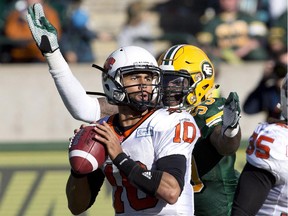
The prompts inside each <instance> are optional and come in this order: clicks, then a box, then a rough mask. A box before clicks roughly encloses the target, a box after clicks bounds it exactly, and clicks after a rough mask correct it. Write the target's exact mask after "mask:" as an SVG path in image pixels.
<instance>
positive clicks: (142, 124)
mask: <svg viewBox="0 0 288 216" xmlns="http://www.w3.org/2000/svg"><path fill="white" fill-rule="evenodd" d="M27 19H28V22H29V26H30V28H31V32H32V34H33V36H34V39H35V41H36V43H37V45H38V46H39V48H40V50H41V51H42V52H43V54H44V56H46V58H47V60H48V64H49V66H50V71H54V72H55V71H56V72H55V73H57V72H59V71H60V73H61V71H62V72H63V74H65V73H71V72H70V70H69V67H68V65H67V63H66V64H65V63H64V67H61V66H60V67H59V68H57V67H58V66H59V65H61V63H63V57H62V55H61V53H60V51H59V49H58V42H57V37H56V38H55V35H56V34H55V32H54V28H53V26H51V24H50V23H49V22H48V21H47V20H46V19H45V16H44V13H43V10H42V7H41V5H40V4H35V5H33V6H31V7H30V8H29V14H28V16H27ZM96 67H97V68H98V69H101V70H102V86H103V90H104V93H105V95H106V97H107V98H108V102H109V103H112V104H116V105H118V109H119V112H118V113H117V114H114V115H111V116H106V117H104V118H102V119H100V120H98V121H97V123H96V127H95V130H96V132H97V133H98V135H97V136H96V137H95V138H96V139H98V140H99V141H101V142H102V143H103V144H104V145H105V146H106V148H107V151H108V155H109V157H108V159H107V160H106V162H105V163H104V165H103V166H101V167H100V168H99V169H97V170H96V171H94V172H92V173H90V174H88V175H79V174H76V173H75V172H73V170H71V175H70V177H69V179H68V182H67V187H66V195H67V199H68V206H69V209H70V211H71V212H72V213H73V214H80V213H82V212H84V211H86V210H87V209H88V208H89V207H90V206H91V205H93V204H94V202H95V199H96V196H97V195H98V192H99V191H100V188H101V187H102V185H103V182H104V178H105V177H106V178H107V180H108V181H109V183H110V184H111V186H112V188H113V190H112V197H113V206H114V210H115V215H191V214H193V212H194V205H193V189H192V187H191V186H190V183H189V182H190V176H191V159H192V158H191V155H192V150H193V148H194V145H195V143H196V141H197V139H198V138H199V137H200V131H199V128H198V127H197V125H196V123H195V120H194V119H193V117H192V116H191V115H190V114H188V113H187V112H170V111H169V110H167V109H158V108H157V107H156V106H157V105H158V104H159V102H160V99H161V94H160V89H161V88H160V87H161V86H160V83H161V76H160V69H159V67H158V65H157V62H156V59H155V58H154V57H153V56H152V55H151V54H150V53H149V52H148V51H146V50H144V49H142V48H140V47H135V46H128V47H122V48H119V49H117V50H115V51H114V52H113V53H112V54H111V55H110V56H109V57H108V58H107V60H106V62H105V64H104V68H101V67H99V66H96ZM51 73H53V72H51ZM58 75H59V74H58ZM60 76H61V75H60ZM79 86H81V85H80V84H79ZM73 87H74V86H73ZM82 93H83V94H84V92H82ZM73 97H75V95H73ZM81 97H83V95H82V96H81ZM75 100H76V101H77V100H78V99H77V98H76V99H75ZM90 102H91V101H90ZM90 102H89V103H90ZM93 103H95V102H93ZM98 106H99V104H98ZM94 108H95V107H94ZM98 110H100V109H98ZM93 114H95V111H93ZM96 115H99V114H95V115H94V118H95V116H96ZM191 200H192V202H191Z"/></svg>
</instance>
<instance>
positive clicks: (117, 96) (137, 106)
mask: <svg viewBox="0 0 288 216" xmlns="http://www.w3.org/2000/svg"><path fill="white" fill-rule="evenodd" d="M139 73H147V74H151V77H152V82H151V84H133V85H126V84H125V83H124V80H125V78H124V77H125V76H128V75H133V74H135V75H137V74H139ZM104 76H105V74H104ZM106 76H107V75H106ZM108 79H111V82H113V83H114V86H115V87H117V88H115V89H113V94H112V98H108V101H109V102H110V103H113V104H117V105H120V106H121V105H128V106H129V107H131V108H132V109H133V110H136V111H139V112H144V111H145V110H147V109H148V108H155V107H156V106H157V105H158V104H159V102H160V96H161V95H160V93H159V90H160V88H159V85H160V69H159V68H158V67H155V66H151V65H133V66H125V67H121V68H118V69H117V70H116V72H115V77H111V76H110V77H108ZM135 86H138V89H139V91H135V92H130V93H129V88H131V87H135ZM149 87H152V91H151V92H148V91H147V90H146V88H149ZM135 94H138V96H139V95H140V98H142V100H136V99H134V97H133V95H135Z"/></svg>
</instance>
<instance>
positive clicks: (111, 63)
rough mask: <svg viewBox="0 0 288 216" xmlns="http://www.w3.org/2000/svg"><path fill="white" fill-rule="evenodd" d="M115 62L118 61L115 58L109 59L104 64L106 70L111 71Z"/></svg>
mask: <svg viewBox="0 0 288 216" xmlns="http://www.w3.org/2000/svg"><path fill="white" fill-rule="evenodd" d="M115 62H116V60H115V59H114V58H113V57H109V58H108V59H107V60H106V62H105V64H104V69H105V70H110V69H111V68H112V66H113V64H114V63H115Z"/></svg>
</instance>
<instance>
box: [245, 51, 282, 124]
mask: <svg viewBox="0 0 288 216" xmlns="http://www.w3.org/2000/svg"><path fill="white" fill-rule="evenodd" d="M286 74H287V52H286V53H285V52H283V53H282V54H280V55H279V56H278V58H277V59H275V60H273V59H272V60H269V61H267V62H266V64H265V67H264V72H263V76H262V79H261V80H260V82H259V83H258V85H257V86H256V88H255V89H254V90H253V91H252V92H251V93H250V94H249V95H248V97H247V98H246V100H245V101H244V105H243V111H244V112H245V113H247V114H257V113H260V112H266V120H268V119H269V118H276V119H279V118H280V115H281V113H280V110H279V109H278V108H277V107H276V105H277V104H278V103H279V102H280V87H281V80H282V79H283V78H284V77H285V75H286Z"/></svg>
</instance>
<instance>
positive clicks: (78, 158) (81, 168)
mask: <svg viewBox="0 0 288 216" xmlns="http://www.w3.org/2000/svg"><path fill="white" fill-rule="evenodd" d="M94 127H95V125H89V126H86V127H84V128H82V129H81V130H80V131H79V132H78V133H76V134H75V136H74V137H73V138H72V140H71V142H70V145H69V162H70V165H71V168H72V169H73V171H74V172H76V173H78V174H88V173H91V172H93V171H94V170H96V169H98V168H99V167H101V166H102V165H103V163H104V162H105V160H106V159H107V156H108V154H107V151H106V149H105V147H104V145H103V144H101V143H100V142H98V141H97V140H96V139H95V138H94V137H95V134H96V132H95V131H94V130H93V128H94Z"/></svg>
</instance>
